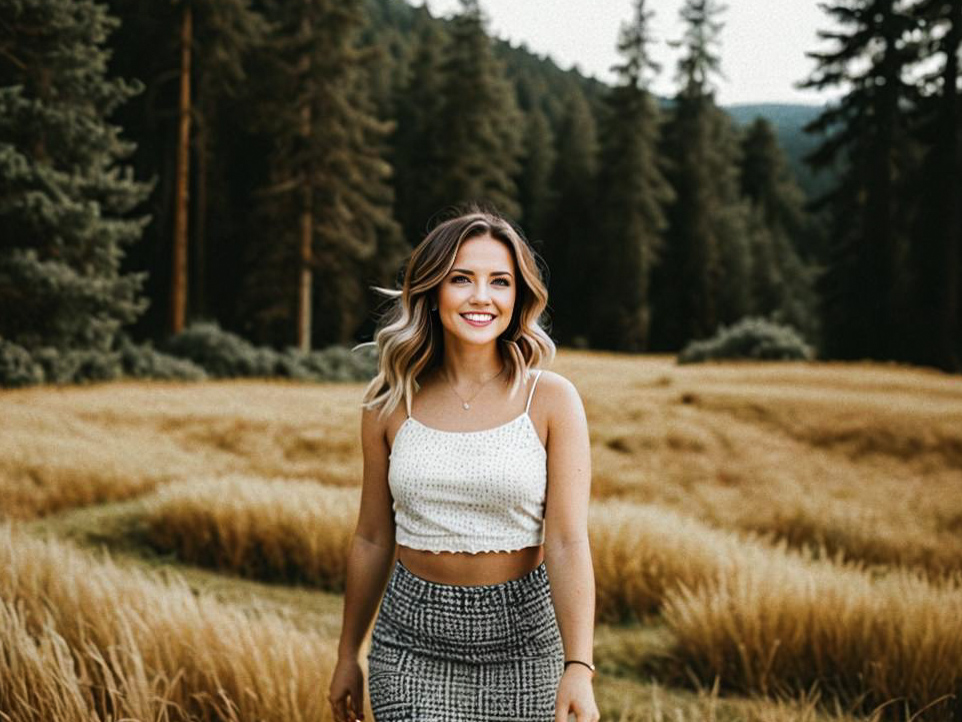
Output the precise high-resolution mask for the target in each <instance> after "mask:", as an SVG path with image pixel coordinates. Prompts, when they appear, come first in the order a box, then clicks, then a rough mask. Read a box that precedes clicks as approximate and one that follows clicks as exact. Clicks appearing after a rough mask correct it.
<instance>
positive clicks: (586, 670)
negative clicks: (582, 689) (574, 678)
mask: <svg viewBox="0 0 962 722" xmlns="http://www.w3.org/2000/svg"><path fill="white" fill-rule="evenodd" d="M572 669H575V670H580V673H583V674H586V675H588V676H590V677H594V676H595V665H594V664H592V663H591V662H588V661H586V660H581V659H566V660H565V663H564V671H565V672H569V671H570V670H572Z"/></svg>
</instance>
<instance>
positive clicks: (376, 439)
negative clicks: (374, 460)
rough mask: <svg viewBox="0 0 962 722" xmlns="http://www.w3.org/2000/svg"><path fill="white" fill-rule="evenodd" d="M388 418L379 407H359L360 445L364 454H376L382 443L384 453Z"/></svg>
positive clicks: (380, 449)
mask: <svg viewBox="0 0 962 722" xmlns="http://www.w3.org/2000/svg"><path fill="white" fill-rule="evenodd" d="M389 419H390V416H385V415H383V414H382V413H381V409H380V408H379V407H378V408H362V409H361V446H362V448H363V451H364V453H365V456H367V455H368V454H374V455H376V454H378V453H379V452H380V451H382V448H381V447H382V445H383V446H384V449H383V450H384V451H385V453H386V447H387V425H388V420H389Z"/></svg>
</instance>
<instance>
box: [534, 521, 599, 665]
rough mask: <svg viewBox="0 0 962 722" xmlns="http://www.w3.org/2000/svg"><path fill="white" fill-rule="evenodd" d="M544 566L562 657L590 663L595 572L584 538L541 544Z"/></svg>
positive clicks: (592, 649) (592, 648)
mask: <svg viewBox="0 0 962 722" xmlns="http://www.w3.org/2000/svg"><path fill="white" fill-rule="evenodd" d="M545 567H546V569H547V571H548V581H549V584H550V588H551V598H552V602H553V603H554V609H555V616H556V617H557V620H558V628H559V630H560V631H561V639H562V642H563V643H564V654H565V659H580V660H581V661H583V662H589V663H590V662H593V661H594V659H593V657H594V625H595V573H594V566H593V565H592V562H591V548H590V547H589V545H588V540H587V539H584V540H583V541H578V542H573V543H571V544H567V545H565V546H562V547H558V548H552V547H551V546H550V545H545Z"/></svg>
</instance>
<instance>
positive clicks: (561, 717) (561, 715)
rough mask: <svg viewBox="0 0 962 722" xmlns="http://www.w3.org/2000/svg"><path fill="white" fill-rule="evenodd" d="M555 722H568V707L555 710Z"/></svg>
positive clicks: (564, 706)
mask: <svg viewBox="0 0 962 722" xmlns="http://www.w3.org/2000/svg"><path fill="white" fill-rule="evenodd" d="M554 722H568V705H563V706H560V707H555V708H554Z"/></svg>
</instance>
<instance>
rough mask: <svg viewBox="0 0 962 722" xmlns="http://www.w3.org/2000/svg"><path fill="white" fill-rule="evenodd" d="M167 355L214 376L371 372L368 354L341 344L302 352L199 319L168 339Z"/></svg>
mask: <svg viewBox="0 0 962 722" xmlns="http://www.w3.org/2000/svg"><path fill="white" fill-rule="evenodd" d="M162 348H163V350H164V351H165V352H167V353H170V354H173V355H174V356H177V357H179V358H183V359H187V360H189V361H191V362H193V363H194V364H196V365H197V366H200V367H201V368H203V369H204V371H206V372H207V374H208V375H209V376H211V377H214V378H235V377H244V376H257V377H266V378H273V377H283V378H290V379H297V380H301V381H348V382H350V381H366V380H368V379H370V378H373V376H374V375H375V374H376V373H377V358H376V356H374V355H372V354H369V353H367V354H362V353H356V354H355V353H351V351H350V349H348V348H346V347H343V346H337V345H335V346H329V347H328V348H325V349H321V350H314V351H308V352H303V351H300V350H299V349H296V348H294V347H288V348H286V349H285V350H284V351H276V350H274V349H272V348H270V347H260V346H254V345H253V344H251V343H250V342H248V341H246V340H245V339H243V338H241V337H240V336H238V335H237V334H234V333H231V332H230V331H225V330H223V329H222V328H220V327H219V326H218V325H217V324H216V323H213V322H210V321H200V322H195V323H193V324H191V325H190V326H189V327H187V328H186V329H184V331H183V332H181V333H179V334H177V335H176V336H173V337H171V338H170V339H168V340H167V341H166V342H165V343H164V344H163V346H162Z"/></svg>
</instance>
